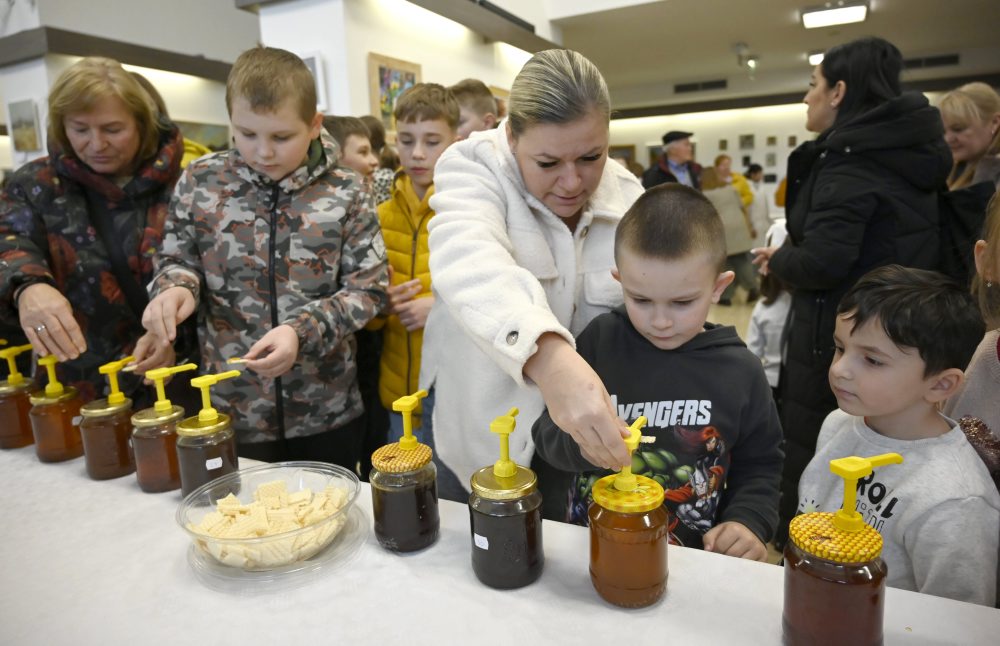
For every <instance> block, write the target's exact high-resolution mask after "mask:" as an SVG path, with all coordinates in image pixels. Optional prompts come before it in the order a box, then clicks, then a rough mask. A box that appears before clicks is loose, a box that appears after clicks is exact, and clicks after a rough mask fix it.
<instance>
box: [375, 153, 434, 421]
mask: <svg viewBox="0 0 1000 646" xmlns="http://www.w3.org/2000/svg"><path fill="white" fill-rule="evenodd" d="M433 194H434V187H433V186H432V187H431V188H430V189H428V190H427V194H426V195H424V199H422V200H420V199H417V194H416V192H415V191H414V190H413V184H412V182H410V177H409V176H408V175H406V174H404V173H400V174H399V175H398V176H397V178H396V180H395V181H394V182H393V185H392V198H391V199H390V200H389V201H387V202H383V203H382V204H379V206H378V219H379V223H380V224H381V225H382V237H383V238H385V249H386V255H387V256H388V259H389V265H390V266H391V267H392V270H393V274H392V284H393V285H398V284H400V283H405V282H407V281H408V280H411V279H413V278H419V279H420V282H421V283H422V284H423V289H422V290H421V292H420V294H419V295H418V296H417V298H426V297H428V296H430V295H431V271H430V267H429V265H428V259H429V258H430V252H429V250H428V247H427V222H428V221H429V220H430V219H431V217H432V216H433V215H434V212H433V211H432V210H431V207H430V206H429V204H428V200H429V199H430V197H431V195H433ZM382 320H383V321H384V325H383V336H382V339H383V343H382V361H381V365H380V366H379V379H378V392H379V397H380V398H381V400H382V405H383V406H385V407H386V408H387V409H388V410H390V411H391V410H392V402H393V401H395V400H396V399H398V398H400V397H402V396H403V395H408V394H411V393H413V392H416V390H417V381H418V379H419V377H420V347H421V345H423V341H424V331H423V330H422V329H421V330H415V331H413V332H409V331H407V329H406V328H405V327H403V324H402V323H401V322H400V320H399V317H398V316H396V315H391V316H388V317H385V318H384V319H382ZM419 419H420V417H419V415H417V414H414V416H413V421H414V425H416V424H417V423H418V420H419Z"/></svg>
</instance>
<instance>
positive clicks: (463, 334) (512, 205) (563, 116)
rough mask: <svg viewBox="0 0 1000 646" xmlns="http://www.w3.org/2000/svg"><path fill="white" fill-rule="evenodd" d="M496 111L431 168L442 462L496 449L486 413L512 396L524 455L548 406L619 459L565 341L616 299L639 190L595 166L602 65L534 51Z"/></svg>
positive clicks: (605, 102) (603, 149)
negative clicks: (617, 237)
mask: <svg viewBox="0 0 1000 646" xmlns="http://www.w3.org/2000/svg"><path fill="white" fill-rule="evenodd" d="M508 106H509V108H508V110H509V112H508V115H509V116H508V119H507V120H506V121H505V122H504V124H502V125H501V127H499V128H497V129H495V130H488V131H485V132H480V133H475V134H473V136H472V137H470V138H469V139H467V140H465V141H462V142H459V143H456V144H454V145H452V146H451V147H450V148H449V149H448V150H447V151H445V153H444V154H443V155H442V156H441V159H440V160H439V161H438V164H437V166H436V167H435V171H434V185H435V194H434V195H433V197H431V207H432V208H433V209H434V211H435V216H434V218H432V219H431V221H430V223H429V226H428V229H429V231H430V240H429V243H430V268H431V274H432V275H433V276H434V292H435V295H436V297H437V299H436V301H435V303H434V307H433V309H432V310H431V313H430V315H429V317H428V320H427V326H426V329H425V335H424V348H423V365H422V367H421V380H420V382H421V385H422V386H423V387H433V388H434V389H435V393H436V404H435V408H434V413H433V415H434V423H433V427H434V438H435V444H436V448H437V451H438V455H439V457H440V459H441V460H442V461H443V462H444V463H445V464H446V465H447V466H448V467H449V468H450V469H451V470H453V471H454V472H455V473H456V475H457V476H458V478H459V480H460V481H461V482H462V483H464V484H465V486H466V487H468V483H469V479H470V477H471V475H472V473H473V472H475V471H476V470H477V469H479V468H481V467H483V466H486V465H488V464H491V463H493V462H494V461H495V460H496V457H497V439H496V437H495V436H494V435H493V434H491V433H490V431H489V423H490V421H491V420H492V419H493V418H494V417H496V416H498V415H502V414H504V413H505V412H506V411H507V410H509V409H510V407H512V406H517V407H518V408H519V409H520V415H519V420H520V423H521V426H522V427H523V429H524V430H523V432H520V433H515V434H513V435H512V436H511V437H510V457H511V459H512V460H514V461H516V462H518V463H519V464H523V465H527V464H528V463H529V462H530V461H531V456H532V453H533V449H534V447H533V445H532V442H531V433H530V432H529V431H528V430H527V429H529V428H530V426H531V423H532V422H534V420H535V418H537V417H538V415H539V414H540V413H541V412H542V410H543V408H544V407H546V406H547V407H548V409H549V412H550V413H551V414H552V417H553V419H554V421H555V422H556V423H557V424H558V425H559V427H560V428H562V429H564V430H566V432H568V433H570V434H571V435H572V436H573V438H574V439H575V440H576V441H577V442H578V443H579V444H580V445H581V448H582V449H583V450H584V452H585V453H586V454H588V455H589V456H590V459H591V461H592V462H595V463H596V464H599V465H602V466H606V467H619V466H621V465H623V464H625V463H626V462H627V461H628V453H627V451H626V449H625V444H624V442H623V441H622V439H621V438H622V432H623V429H624V424H623V422H621V421H620V420H619V419H618V417H617V414H616V412H615V410H614V408H613V406H612V404H611V400H610V397H609V396H608V393H607V390H606V389H605V388H604V385H603V384H602V383H601V380H600V378H599V377H598V376H597V374H596V373H595V372H594V371H593V369H592V368H591V367H590V366H589V365H588V364H587V362H586V361H584V360H583V359H582V358H580V356H579V355H578V354H577V353H576V351H575V345H574V337H575V335H576V334H578V333H579V332H580V331H582V330H583V328H584V327H585V326H586V325H587V323H589V322H590V320H591V319H593V318H594V317H595V316H597V315H598V314H602V313H604V312H608V311H610V310H611V309H612V308H614V307H616V306H618V305H621V304H622V302H623V296H622V289H621V286H620V285H619V284H618V283H617V282H616V281H615V280H614V279H613V278H612V276H611V269H612V268H613V267H614V233H615V227H616V226H617V224H618V221H619V220H620V219H621V216H622V215H623V214H624V213H625V211H626V210H627V209H628V208H629V207H630V206H631V205H632V203H633V202H634V201H635V200H636V199H637V198H638V197H639V195H640V194H641V193H642V186H641V185H640V184H639V182H638V180H636V178H635V177H634V176H633V175H632V174H631V173H629V172H628V171H627V170H626V169H625V168H624V167H622V166H621V165H620V164H607V163H605V162H606V161H607V151H608V139H609V125H608V124H609V119H610V100H609V98H608V90H607V86H606V85H605V83H604V79H603V78H602V77H601V74H600V72H599V71H598V70H597V68H596V67H595V66H594V64H593V63H591V62H590V61H589V60H587V59H586V58H584V57H583V56H582V55H580V54H578V53H576V52H573V51H568V50H547V51H543V52H539V53H538V54H535V55H534V56H533V57H532V58H531V59H530V60H529V61H528V62H527V63H526V64H525V65H524V67H523V68H522V69H521V71H520V72H519V73H518V75H517V78H515V79H514V83H513V86H512V87H511V94H510V100H509V104H508Z"/></svg>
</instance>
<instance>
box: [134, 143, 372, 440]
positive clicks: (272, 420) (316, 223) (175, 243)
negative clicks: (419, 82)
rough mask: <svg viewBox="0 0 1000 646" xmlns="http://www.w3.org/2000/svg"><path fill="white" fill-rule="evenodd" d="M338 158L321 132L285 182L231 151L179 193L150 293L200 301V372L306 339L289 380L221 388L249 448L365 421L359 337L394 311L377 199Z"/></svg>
mask: <svg viewBox="0 0 1000 646" xmlns="http://www.w3.org/2000/svg"><path fill="white" fill-rule="evenodd" d="M320 141H321V142H322V145H320ZM337 156H338V155H337V144H336V143H335V142H334V140H333V139H332V138H331V137H330V136H329V135H328V134H327V133H326V131H323V133H322V135H321V139H320V140H318V141H314V142H313V144H312V146H311V147H310V155H309V160H308V162H307V164H306V165H304V166H302V167H300V168H299V169H298V170H296V171H295V172H294V173H292V174H291V175H289V176H288V177H286V178H285V179H283V180H281V181H280V182H277V183H275V182H273V181H271V180H270V179H268V178H267V177H265V176H263V175H261V174H259V173H257V172H256V171H254V170H253V169H252V168H250V166H248V165H247V163H246V162H245V161H244V160H243V158H242V157H241V156H240V154H239V153H238V152H237V151H236V150H229V151H226V152H222V153H217V154H213V155H209V156H207V157H203V158H201V159H199V160H198V161H195V162H193V163H192V164H191V165H190V166H188V168H187V169H186V170H185V171H184V174H183V175H182V176H181V179H180V181H179V182H178V184H177V190H176V192H175V194H174V199H173V201H172V202H171V209H170V214H169V216H168V218H167V222H166V226H165V228H164V241H163V250H162V253H161V254H159V255H158V256H157V258H156V268H157V273H156V276H155V277H154V278H153V281H152V282H151V283H150V285H149V290H150V295H151V296H155V295H156V294H158V293H159V292H161V291H163V290H165V289H167V288H169V287H172V286H182V287H185V288H187V289H190V290H191V291H192V292H193V293H194V295H195V300H196V301H197V302H198V304H199V314H198V316H199V326H198V330H199V337H200V340H201V346H202V356H203V364H204V365H203V366H202V367H201V371H202V372H222V371H225V370H227V369H229V368H230V366H227V365H226V364H225V361H226V359H228V358H230V357H240V356H243V355H244V354H246V352H247V351H248V350H249V349H250V346H251V345H253V344H254V343H255V342H256V341H257V340H258V339H260V338H261V337H262V336H264V334H265V333H266V332H267V331H268V330H270V329H272V328H273V327H276V326H277V325H283V324H287V325H290V326H292V327H293V328H294V329H295V331H296V332H297V333H298V336H299V356H298V359H297V360H296V362H295V364H294V365H293V366H292V368H291V370H290V371H289V372H287V373H285V374H284V375H283V376H281V377H280V378H278V379H268V378H265V377H259V376H257V375H255V374H253V373H252V372H250V371H247V372H245V373H244V374H243V375H241V376H239V377H236V378H233V379H227V380H224V381H220V382H219V383H218V385H216V386H214V387H213V389H212V400H213V405H214V406H215V407H217V408H218V409H219V410H220V411H222V412H226V413H228V414H231V415H232V416H233V427H234V429H235V430H236V431H237V437H238V439H239V441H240V442H265V441H272V440H278V439H281V437H282V436H284V437H288V438H293V437H303V436H308V435H314V434H316V433H321V432H324V431H329V430H332V429H335V428H338V427H340V426H342V425H344V424H345V423H347V422H349V421H351V420H352V419H354V418H356V417H358V416H359V415H360V414H361V413H362V410H363V408H362V404H361V396H360V394H359V392H358V387H357V379H356V368H355V350H356V344H355V341H354V334H353V332H355V331H357V330H359V329H361V328H362V327H364V325H365V324H366V323H367V322H368V321H369V320H371V318H372V317H374V316H375V315H376V314H377V313H378V312H379V311H380V310H381V309H382V308H383V307H384V306H385V304H386V303H387V298H386V292H385V290H386V287H387V286H388V282H389V280H388V269H387V265H386V259H385V244H384V242H383V240H382V233H381V231H380V230H379V225H378V219H377V218H376V216H375V209H374V207H373V205H372V201H371V197H370V196H369V195H368V193H367V192H365V191H364V189H363V185H362V183H361V181H360V180H359V179H358V176H357V175H356V174H355V173H354V172H353V171H350V170H346V169H343V168H339V167H336V165H335V163H334V161H333V160H336V159H337Z"/></svg>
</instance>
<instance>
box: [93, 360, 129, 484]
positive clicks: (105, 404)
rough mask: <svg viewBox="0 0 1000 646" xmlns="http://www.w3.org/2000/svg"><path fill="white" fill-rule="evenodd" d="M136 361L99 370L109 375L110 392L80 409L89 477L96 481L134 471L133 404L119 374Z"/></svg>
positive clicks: (108, 365) (102, 367)
mask: <svg viewBox="0 0 1000 646" xmlns="http://www.w3.org/2000/svg"><path fill="white" fill-rule="evenodd" d="M134 360H135V357H131V356H130V357H125V358H124V359H120V360H118V361H111V362H109V363H106V364H104V365H103V366H101V367H100V368H99V369H98V370H99V371H100V373H101V374H102V375H107V377H108V382H109V384H110V389H111V392H110V393H109V394H108V396H107V398H105V399H95V400H94V401H92V402H88V403H86V404H84V405H83V407H81V408H80V415H82V416H83V421H82V422H80V436H81V438H82V439H83V458H84V462H85V463H86V465H87V475H89V476H90V477H91V478H93V479H94V480H109V479H111V478H120V477H121V476H125V475H128V474H130V473H132V472H133V471H135V458H134V457H133V455H132V441H131V440H132V423H131V417H132V400H131V399H129V398H128V397H126V396H125V395H124V394H123V393H122V392H121V391H120V390H119V389H118V372H119V371H121V369H122V368H124V367H125V365H126V364H128V363H131V362H132V361H134Z"/></svg>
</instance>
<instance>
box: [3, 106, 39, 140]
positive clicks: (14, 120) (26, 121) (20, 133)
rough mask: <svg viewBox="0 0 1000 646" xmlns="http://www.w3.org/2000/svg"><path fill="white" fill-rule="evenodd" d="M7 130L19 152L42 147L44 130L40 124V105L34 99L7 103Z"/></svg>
mask: <svg viewBox="0 0 1000 646" xmlns="http://www.w3.org/2000/svg"><path fill="white" fill-rule="evenodd" d="M7 130H8V132H9V134H10V139H11V142H12V143H13V146H14V150H16V151H17V152H19V153H27V152H37V151H39V150H41V149H42V130H41V127H40V126H39V125H38V107H37V106H36V105H35V102H34V100H32V99H23V100H20V101H10V102H9V103H7Z"/></svg>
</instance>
